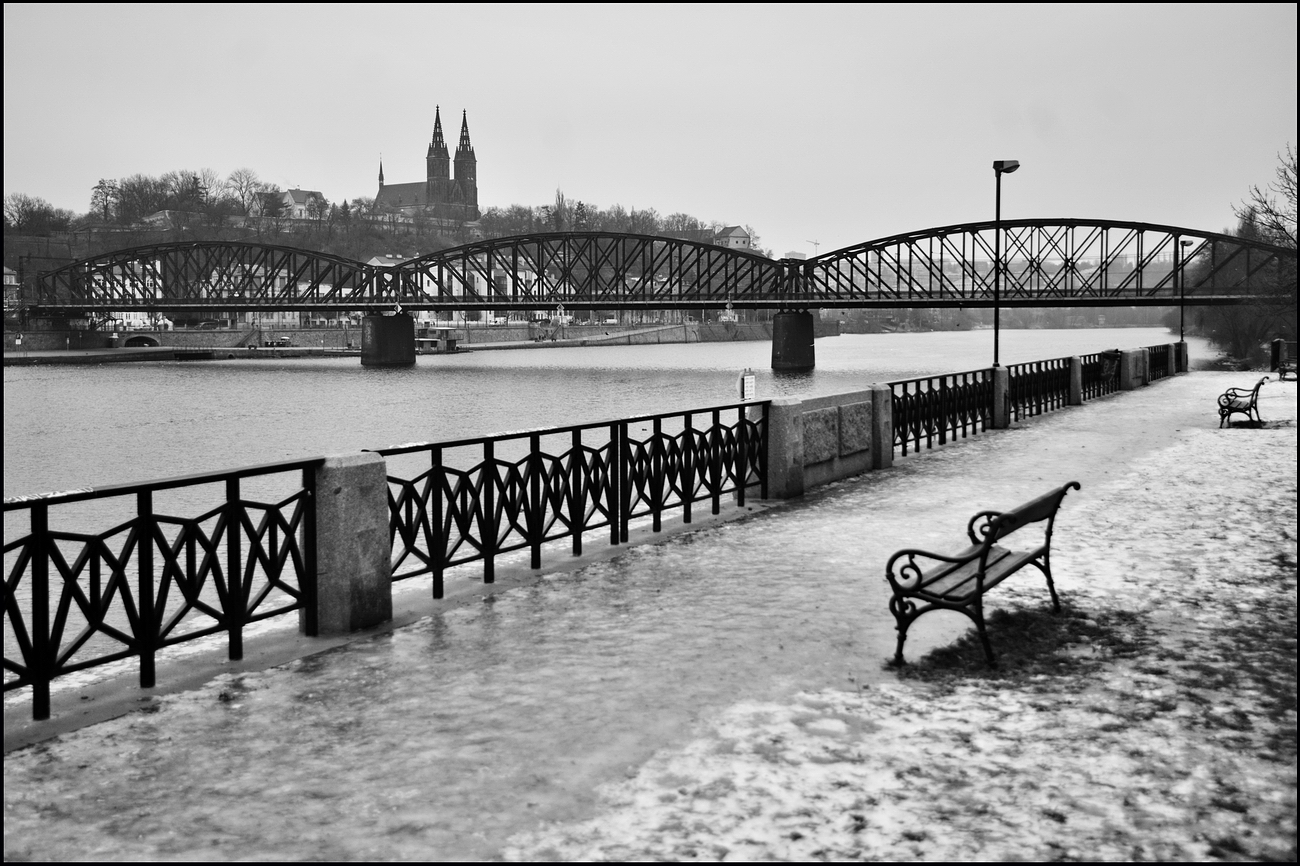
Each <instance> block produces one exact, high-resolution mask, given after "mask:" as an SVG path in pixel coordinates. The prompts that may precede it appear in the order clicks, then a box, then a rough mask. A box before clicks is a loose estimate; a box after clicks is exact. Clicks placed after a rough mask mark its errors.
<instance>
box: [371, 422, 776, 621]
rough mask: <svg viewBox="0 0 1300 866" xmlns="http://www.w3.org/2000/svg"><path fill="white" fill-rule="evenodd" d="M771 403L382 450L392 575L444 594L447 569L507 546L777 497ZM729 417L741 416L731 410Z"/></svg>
mask: <svg viewBox="0 0 1300 866" xmlns="http://www.w3.org/2000/svg"><path fill="white" fill-rule="evenodd" d="M767 412H768V404H767V403H766V402H761V403H747V404H737V405H730V406H719V407H712V408H707V409H698V410H692V411H689V412H675V413H667V414H660V415H644V416H641V417H637V418H629V419H623V420H618V421H609V422H603V423H599V424H582V425H576V426H572V427H556V428H551V429H547V430H532V431H527V432H522V433H509V434H503V435H499V436H490V437H485V438H482V439H466V440H459V441H453V442H439V443H420V444H414V445H404V446H398V447H395V448H386V449H380V450H379V451H378V453H379V454H381V455H383V456H384V458H385V460H386V461H387V463H388V473H389V475H388V482H389V499H388V501H389V510H390V516H391V520H392V524H391V530H392V556H393V560H392V561H393V578H394V579H395V580H399V579H402V578H408V577H415V576H418V575H425V574H428V575H432V579H433V595H434V597H435V598H441V597H442V595H443V589H444V587H443V578H444V573H445V571H446V570H447V569H448V568H452V567H454V566H458V565H465V564H467V563H472V562H477V561H481V562H482V563H483V581H484V583H492V582H493V580H494V579H495V573H496V560H497V557H498V556H499V555H501V554H505V553H509V552H511V551H518V550H524V549H527V550H528V551H529V553H530V564H531V565H532V567H533V568H540V567H541V564H542V547H543V545H544V544H546V543H548V542H555V541H559V540H562V539H565V538H568V539H571V542H572V550H573V553H574V554H575V555H577V554H581V553H582V543H583V533H586V532H591V531H595V530H599V529H607V530H608V537H609V543H610V544H619V543H622V542H625V541H627V538H628V527H629V523H630V522H631V521H633V520H636V519H638V518H648V519H649V522H650V525H651V528H652V529H653V530H654V531H656V532H658V531H659V530H660V528H661V524H662V519H663V517H664V516H665V515H666V514H669V513H670V512H674V511H678V510H679V511H680V513H681V516H682V520H683V521H684V522H686V523H689V522H691V516H692V505H693V504H694V503H698V502H709V503H710V504H711V509H712V512H713V513H714V514H717V513H718V511H719V508H720V505H721V501H722V497H723V496H725V495H735V496H736V497H737V500H738V501H739V503H740V504H742V505H743V504H744V499H745V496H746V492H747V490H748V489H749V488H752V487H755V486H757V487H758V488H759V495H760V496H761V497H763V498H766V496H767ZM727 416H731V417H732V418H734V420H728V418H727Z"/></svg>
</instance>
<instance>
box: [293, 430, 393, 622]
mask: <svg viewBox="0 0 1300 866" xmlns="http://www.w3.org/2000/svg"><path fill="white" fill-rule="evenodd" d="M387 475H388V472H387V467H386V465H385V463H384V458H383V457H381V456H380V455H378V454H372V453H370V452H361V453H359V454H345V455H341V456H335V457H327V458H326V459H325V462H324V463H323V464H322V465H321V467H320V468H319V469H317V470H316V503H315V505H316V599H317V605H316V625H317V634H318V635H321V636H325V635H341V634H348V633H349V632H354V631H357V630H358V629H363V628H369V627H370V626H374V625H379V624H380V623H382V622H387V621H388V620H390V619H392V618H393V596H392V582H393V579H392V564H391V560H392V545H391V543H390V536H389V526H388V479H387ZM304 621H305V617H304V616H303V615H302V614H301V613H300V615H299V620H298V622H299V625H300V627H301V626H302V624H303V623H304Z"/></svg>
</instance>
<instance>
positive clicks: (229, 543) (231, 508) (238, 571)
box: [222, 478, 252, 662]
mask: <svg viewBox="0 0 1300 866" xmlns="http://www.w3.org/2000/svg"><path fill="white" fill-rule="evenodd" d="M239 500H240V493H239V479H238V478H227V479H226V606H225V610H224V611H222V613H223V614H224V615H225V618H226V631H227V633H228V634H229V635H230V651H229V656H230V660H231V661H232V662H233V661H239V660H240V659H242V658H243V657H244V618H245V617H246V616H247V615H248V595H249V592H250V591H251V589H252V588H251V587H250V586H249V581H247V580H245V575H244V557H243V555H242V547H243V545H242V544H240V542H241V541H242V540H243V536H244V533H243V529H244V527H243V525H242V523H241V521H240V517H241V515H242V514H243V511H242V508H241V506H240V501H239ZM248 578H249V579H251V578H252V575H248Z"/></svg>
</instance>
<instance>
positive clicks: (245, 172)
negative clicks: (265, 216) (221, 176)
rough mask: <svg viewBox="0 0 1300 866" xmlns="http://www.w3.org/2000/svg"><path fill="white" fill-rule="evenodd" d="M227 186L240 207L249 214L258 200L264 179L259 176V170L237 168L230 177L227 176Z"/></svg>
mask: <svg viewBox="0 0 1300 866" xmlns="http://www.w3.org/2000/svg"><path fill="white" fill-rule="evenodd" d="M226 186H227V188H229V190H230V194H231V195H232V196H234V197H235V200H236V201H238V202H239V207H240V208H241V209H242V211H243V212H244V213H245V214H247V213H248V212H249V211H250V210H251V209H252V207H253V203H254V202H255V201H256V200H257V194H258V191H259V190H261V188H262V181H261V178H259V177H258V176H257V172H255V171H253V170H252V169H251V168H237V169H235V170H234V171H232V172H231V173H230V177H228V178H226Z"/></svg>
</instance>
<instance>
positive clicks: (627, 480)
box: [618, 421, 632, 544]
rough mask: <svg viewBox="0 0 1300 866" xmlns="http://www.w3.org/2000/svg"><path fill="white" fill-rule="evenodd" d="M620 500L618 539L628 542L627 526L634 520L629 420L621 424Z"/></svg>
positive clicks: (619, 440)
mask: <svg viewBox="0 0 1300 866" xmlns="http://www.w3.org/2000/svg"><path fill="white" fill-rule="evenodd" d="M618 427H619V436H618V442H619V449H618V454H619V457H618V464H619V475H620V478H619V485H618V492H619V502H618V540H619V542H621V543H623V544H626V543H627V528H628V524H629V523H630V522H631V520H632V446H631V445H630V444H628V438H629V437H628V435H627V422H626V421H623V422H621V423H620V424H619V425H618Z"/></svg>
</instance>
